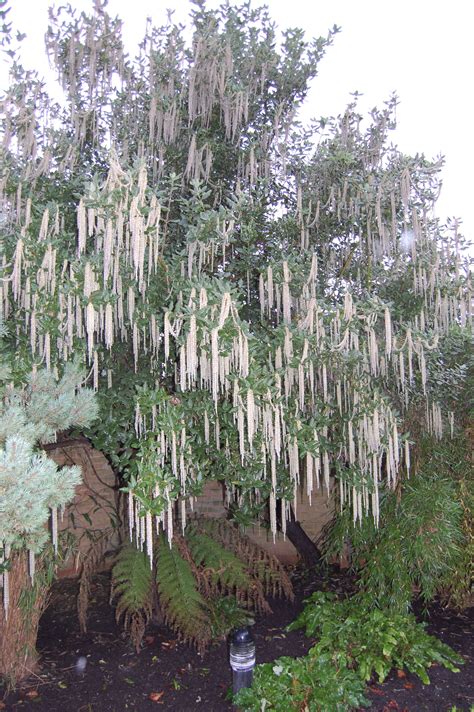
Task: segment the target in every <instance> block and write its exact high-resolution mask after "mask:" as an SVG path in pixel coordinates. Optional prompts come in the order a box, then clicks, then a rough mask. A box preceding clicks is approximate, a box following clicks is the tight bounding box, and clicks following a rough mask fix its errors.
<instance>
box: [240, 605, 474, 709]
mask: <svg viewBox="0 0 474 712" xmlns="http://www.w3.org/2000/svg"><path fill="white" fill-rule="evenodd" d="M298 628H303V629H304V630H305V634H306V635H307V636H309V637H311V638H317V642H316V644H315V645H314V646H312V647H311V648H310V650H309V652H308V654H307V655H306V656H304V657H301V658H288V657H283V658H278V659H277V660H274V661H273V662H271V663H266V664H264V665H261V666H258V667H257V669H256V671H255V680H254V683H253V685H252V688H249V689H246V690H243V691H241V692H239V694H238V695H237V696H236V698H235V699H236V704H237V705H238V706H239V708H242V709H243V710H249V712H250V711H251V710H255V712H257V711H259V710H261V709H262V708H263V709H270V710H281V711H283V710H285V709H289V708H290V709H295V710H300V709H302V708H305V707H306V708H307V709H308V710H311V711H314V712H323V710H341V712H342V711H343V710H347V709H352V708H358V707H366V706H369V705H370V702H369V701H368V699H367V696H366V695H365V694H364V693H365V688H366V684H367V683H368V682H369V681H370V680H371V679H374V678H376V679H377V680H378V682H379V683H381V682H384V680H385V679H386V678H387V676H388V674H389V673H390V672H391V670H392V669H398V670H401V671H402V672H403V670H404V669H406V670H407V671H409V672H411V673H414V674H416V675H417V676H418V677H419V678H420V679H421V680H422V681H423V683H424V684H429V682H430V680H429V676H428V669H429V668H430V667H431V665H432V664H433V663H436V664H437V665H444V666H445V667H446V668H448V669H449V670H451V671H452V672H459V667H458V666H459V665H461V664H462V663H463V659H462V657H461V656H459V655H457V654H456V653H455V652H454V650H452V649H451V648H450V647H449V646H447V645H446V644H444V643H442V642H441V641H440V640H438V639H437V638H435V637H433V636H431V635H428V634H427V633H426V632H425V630H424V626H423V625H422V624H420V623H417V621H416V619H415V617H414V616H413V615H411V614H407V613H396V612H394V611H391V610H387V609H385V610H381V609H379V608H377V607H374V605H373V602H372V599H371V598H368V597H365V598H361V597H360V596H354V597H352V598H349V599H347V600H343V601H338V600H336V597H335V595H334V594H331V593H323V592H321V591H318V592H316V593H314V594H313V595H312V596H311V597H310V598H309V599H308V600H307V601H306V602H305V608H304V610H303V612H302V613H301V614H300V615H299V616H298V618H297V619H296V620H295V621H294V622H293V623H291V624H290V625H289V626H288V630H290V631H291V630H296V629H298Z"/></svg>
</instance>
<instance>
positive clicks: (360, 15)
mask: <svg viewBox="0 0 474 712" xmlns="http://www.w3.org/2000/svg"><path fill="white" fill-rule="evenodd" d="M70 1H71V4H72V5H73V6H74V7H77V8H79V9H81V10H82V9H90V7H91V6H92V0H70ZM11 4H12V10H11V13H10V15H9V17H10V20H12V21H13V24H14V27H15V28H16V29H19V30H22V31H24V32H26V33H27V39H26V40H25V42H24V43H23V56H24V64H25V65H26V66H31V67H35V68H37V69H39V70H40V71H41V72H43V73H44V72H46V71H47V63H46V60H45V59H43V58H42V47H43V36H44V32H45V30H46V26H47V8H48V5H49V4H51V3H50V2H49V1H48V0H13V2H12V3H11ZM59 4H63V3H61V2H60V3H59ZM216 4H218V3H216V2H215V1H214V0H209V5H210V6H215V5H216ZM254 4H257V5H261V4H266V5H268V6H269V7H270V11H271V14H272V16H273V17H274V19H275V21H276V22H277V24H278V25H279V26H280V27H282V28H285V27H289V26H293V27H294V26H299V27H303V28H304V29H305V30H306V32H307V34H308V36H309V37H310V36H319V35H325V34H326V32H327V30H328V28H330V27H332V26H333V25H334V24H337V25H339V26H341V28H342V31H341V33H340V34H338V35H337V36H336V37H335V40H334V45H333V47H331V48H329V49H328V51H327V54H326V57H325V58H324V60H323V62H322V63H321V65H320V74H319V77H318V78H317V79H316V80H315V81H314V85H313V88H312V91H311V94H310V97H309V100H308V109H307V113H306V116H321V115H325V116H327V115H334V114H338V113H340V112H341V111H342V110H343V109H344V107H345V105H346V104H347V103H348V102H349V100H350V93H351V92H354V91H356V90H357V91H358V92H360V93H362V94H363V95H364V96H363V99H362V103H361V107H362V108H363V109H365V110H367V109H370V108H372V107H373V106H375V105H376V104H378V105H381V104H382V103H383V101H385V100H386V99H387V98H388V97H389V96H390V95H391V93H392V92H397V94H398V96H399V99H400V106H399V109H398V113H397V115H398V128H397V131H396V133H395V134H394V141H395V142H396V143H397V144H398V145H399V147H400V148H401V150H403V151H404V152H406V153H425V154H426V155H427V156H428V157H430V158H431V157H433V158H434V157H437V156H438V155H440V154H443V155H444V156H445V158H446V166H445V168H444V171H443V183H444V185H443V190H442V194H441V198H440V201H439V204H438V209H437V214H438V216H439V217H441V218H445V217H447V216H449V217H454V216H455V217H459V218H461V219H462V221H463V232H464V233H465V234H466V236H467V237H469V238H470V239H474V215H473V209H472V206H471V205H472V202H473V201H472V198H471V191H472V186H471V183H472V182H473V181H472V178H471V173H472V171H473V170H474V139H473V135H474V132H473V128H472V123H473V116H474V111H473V110H474V98H473V82H472V72H473V70H474V42H473V41H472V37H471V34H472V24H473V18H472V4H471V3H470V2H468V0H450V2H446V1H445V0H443V1H442V0H438V1H436V0H397V2H390V3H388V2H384V0H326V1H325V2H321V1H320V2H317V1H316V0H269V1H267V2H266V3H264V2H263V0H256V1H255V3H254ZM189 7H190V6H189V4H188V2H187V1H186V0H161V1H160V0H109V8H110V12H111V14H114V15H115V14H118V15H120V16H121V17H122V19H123V20H124V22H125V31H126V42H127V46H128V48H129V50H132V49H133V45H134V44H135V43H136V42H137V41H139V40H140V39H141V37H142V34H143V30H144V26H145V18H146V17H147V16H150V17H152V18H153V19H154V20H155V21H156V22H157V24H159V23H160V22H162V21H163V19H164V18H165V10H166V8H172V9H174V10H175V11H176V14H175V18H176V19H177V20H181V21H184V20H185V19H186V16H187V14H188V12H189ZM1 76H2V81H4V76H5V75H4V73H3V74H2V75H1Z"/></svg>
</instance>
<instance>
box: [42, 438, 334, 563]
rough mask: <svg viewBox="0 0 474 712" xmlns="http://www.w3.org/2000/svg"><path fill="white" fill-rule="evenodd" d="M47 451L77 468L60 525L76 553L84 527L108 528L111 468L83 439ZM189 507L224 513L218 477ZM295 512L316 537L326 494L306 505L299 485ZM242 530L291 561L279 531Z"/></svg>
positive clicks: (83, 542)
mask: <svg viewBox="0 0 474 712" xmlns="http://www.w3.org/2000/svg"><path fill="white" fill-rule="evenodd" d="M47 449H48V454H49V456H50V457H52V458H53V459H54V461H55V462H57V463H58V465H72V464H77V465H80V466H81V469H82V478H83V482H82V484H81V485H80V486H79V487H78V488H77V490H76V496H75V498H74V500H73V502H72V503H71V504H70V505H69V506H68V507H67V508H66V510H65V513H64V517H63V519H62V522H61V523H60V529H61V530H64V529H66V528H68V529H69V530H70V531H71V532H72V533H73V534H74V535H75V536H76V538H77V540H78V546H79V552H80V554H81V555H84V554H86V553H87V551H88V550H89V548H90V545H91V540H90V536H88V534H87V533H86V532H89V534H90V533H93V534H98V533H99V532H102V531H103V530H104V529H107V528H110V526H111V521H112V520H111V517H112V516H113V514H114V511H115V496H116V489H115V487H116V483H115V478H114V474H113V472H112V470H111V468H110V466H109V464H108V462H107V460H106V459H105V457H104V456H103V455H102V453H100V452H99V451H98V450H95V449H94V448H93V447H92V446H91V445H90V443H89V442H88V441H87V440H85V439H77V440H70V441H66V442H65V443H63V444H59V445H56V446H49V447H48V448H47ZM194 511H195V512H196V513H199V514H204V515H206V516H208V517H224V516H225V514H226V511H225V507H224V492H223V488H222V485H221V484H220V483H219V482H206V484H205V485H204V491H203V494H202V495H201V496H200V497H198V498H197V500H196V502H195V505H194ZM296 514H297V518H298V520H299V521H300V522H301V524H302V526H303V527H304V529H305V531H306V532H307V534H308V536H310V537H311V538H312V539H316V538H317V537H318V535H319V533H320V531H321V529H322V527H323V526H324V524H325V523H326V522H327V521H328V520H329V519H330V517H331V505H330V503H329V502H328V498H327V495H326V494H325V493H322V492H321V491H318V492H315V493H313V496H312V503H311V505H310V502H309V499H308V497H307V496H306V493H305V492H303V491H302V490H300V492H299V493H298V500H297V512H296ZM246 534H247V535H248V536H249V537H250V538H251V539H253V540H254V541H255V542H257V543H259V544H260V545H261V546H263V547H264V548H265V549H268V551H270V552H271V553H273V554H275V555H276V556H278V558H279V559H280V560H281V561H282V562H284V563H294V562H296V560H297V553H296V550H295V548H294V546H293V545H292V544H291V543H290V542H289V541H288V540H285V539H284V538H283V536H282V535H281V534H278V535H277V537H276V541H275V542H273V537H272V535H271V533H269V532H268V531H267V530H266V529H264V528H263V527H261V526H259V525H255V526H252V527H248V529H247V531H246ZM77 564H78V561H77V558H76V560H74V561H69V562H67V565H66V567H65V569H64V571H63V575H75V574H76V573H77Z"/></svg>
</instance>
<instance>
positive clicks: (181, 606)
mask: <svg viewBox="0 0 474 712" xmlns="http://www.w3.org/2000/svg"><path fill="white" fill-rule="evenodd" d="M179 539H180V537H176V541H175V542H174V545H173V546H170V545H169V544H168V543H167V542H166V540H165V538H164V537H162V538H161V540H160V546H159V549H158V555H157V585H158V593H159V596H160V605H161V607H162V610H163V613H164V615H165V620H166V622H167V623H168V625H169V626H170V627H171V628H173V629H174V630H176V631H177V633H178V635H179V636H180V638H181V639H182V640H184V641H185V642H194V643H195V645H196V647H197V648H198V650H200V651H202V650H204V649H205V648H206V647H207V645H208V644H209V642H210V638H211V630H210V626H209V615H208V612H207V610H206V608H207V607H206V601H205V599H204V597H203V595H202V594H201V593H200V591H199V588H198V582H197V580H196V578H195V576H194V572H193V568H192V566H191V564H190V562H189V561H188V560H186V559H185V558H184V557H183V556H182V551H183V542H181V546H180V547H179V548H180V549H181V551H179V549H178V546H179V543H180V542H179Z"/></svg>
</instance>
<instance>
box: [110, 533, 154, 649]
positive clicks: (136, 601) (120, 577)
mask: <svg viewBox="0 0 474 712" xmlns="http://www.w3.org/2000/svg"><path fill="white" fill-rule="evenodd" d="M152 579H153V577H152V571H151V568H150V560H149V558H148V556H147V555H146V554H145V553H143V552H142V551H140V550H139V549H136V548H135V547H133V546H130V545H127V546H124V547H123V548H122V549H121V550H120V551H119V553H118V555H117V560H116V563H115V566H114V567H113V569H112V587H111V592H110V600H111V601H112V600H113V599H114V598H117V599H118V600H117V607H116V610H115V618H116V620H117V621H118V620H119V619H120V618H121V617H122V616H123V619H124V627H125V629H128V630H129V631H130V638H131V640H132V643H133V644H134V646H135V649H136V651H137V652H138V651H139V649H140V644H141V641H142V639H143V634H144V632H145V626H146V624H147V623H148V621H149V620H150V617H151V614H152V608H153V595H152Z"/></svg>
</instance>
